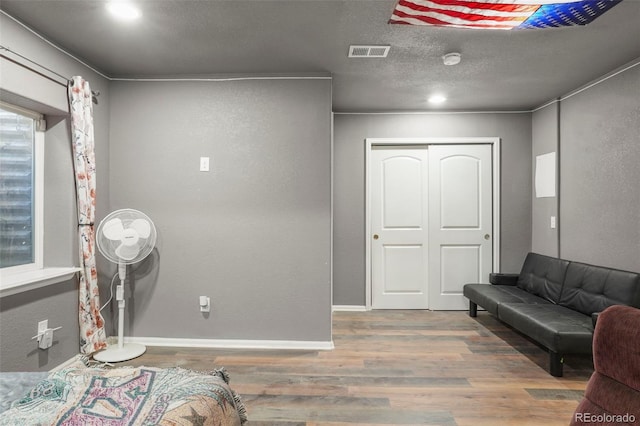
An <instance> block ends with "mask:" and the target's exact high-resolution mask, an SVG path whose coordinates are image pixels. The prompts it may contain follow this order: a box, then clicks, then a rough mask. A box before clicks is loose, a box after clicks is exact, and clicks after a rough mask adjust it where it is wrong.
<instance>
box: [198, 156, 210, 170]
mask: <svg viewBox="0 0 640 426" xmlns="http://www.w3.org/2000/svg"><path fill="white" fill-rule="evenodd" d="M200 171H201V172H208V171H209V157H200Z"/></svg>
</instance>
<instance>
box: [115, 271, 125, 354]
mask: <svg viewBox="0 0 640 426" xmlns="http://www.w3.org/2000/svg"><path fill="white" fill-rule="evenodd" d="M118 276H119V277H120V285H119V286H118V288H116V300H117V301H118V350H122V348H123V347H124V305H125V302H124V280H125V279H126V277H127V265H125V264H124V263H122V262H118Z"/></svg>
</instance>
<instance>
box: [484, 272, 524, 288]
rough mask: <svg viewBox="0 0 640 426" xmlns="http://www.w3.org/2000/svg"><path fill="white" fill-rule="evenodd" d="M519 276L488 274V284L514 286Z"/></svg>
mask: <svg viewBox="0 0 640 426" xmlns="http://www.w3.org/2000/svg"><path fill="white" fill-rule="evenodd" d="M519 276H520V275H519V274H501V273H493V274H489V282H490V283H491V284H495V285H516V284H517V283H518V277H519Z"/></svg>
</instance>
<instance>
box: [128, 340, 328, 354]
mask: <svg viewBox="0 0 640 426" xmlns="http://www.w3.org/2000/svg"><path fill="white" fill-rule="evenodd" d="M124 341H125V343H140V344H142V345H145V346H170V347H183V348H212V349H214V348H215V349H295V350H313V351H330V350H332V349H334V345H333V342H332V341H328V342H326V341H305V340H239V339H182V338H166V337H125V338H124Z"/></svg>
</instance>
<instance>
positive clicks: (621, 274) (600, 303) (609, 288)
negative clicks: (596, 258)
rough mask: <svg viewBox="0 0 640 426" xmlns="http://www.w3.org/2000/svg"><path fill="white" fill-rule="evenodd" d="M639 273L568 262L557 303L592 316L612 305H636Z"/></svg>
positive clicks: (639, 283)
mask: <svg viewBox="0 0 640 426" xmlns="http://www.w3.org/2000/svg"><path fill="white" fill-rule="evenodd" d="M639 303H640V275H639V274H637V273H635V272H626V271H620V270H617V269H611V268H604V267H601V266H593V265H587V264H586V263H579V262H571V263H570V265H569V267H568V268H567V275H566V277H565V282H564V286H563V288H562V293H561V295H560V299H559V302H558V304H560V305H562V306H566V307H568V308H570V309H573V310H576V311H578V312H582V313H583V314H585V315H591V314H592V313H594V312H601V311H603V310H605V309H606V308H608V307H609V306H612V305H630V306H636V307H639V305H638V304H639Z"/></svg>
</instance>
